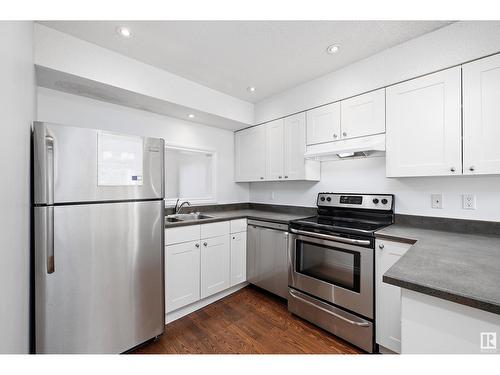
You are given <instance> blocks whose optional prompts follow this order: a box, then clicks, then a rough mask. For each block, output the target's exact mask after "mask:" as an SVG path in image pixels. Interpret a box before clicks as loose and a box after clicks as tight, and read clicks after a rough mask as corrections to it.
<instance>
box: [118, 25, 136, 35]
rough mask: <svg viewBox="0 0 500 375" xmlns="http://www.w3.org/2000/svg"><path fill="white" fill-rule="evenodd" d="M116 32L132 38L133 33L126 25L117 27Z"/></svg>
mask: <svg viewBox="0 0 500 375" xmlns="http://www.w3.org/2000/svg"><path fill="white" fill-rule="evenodd" d="M116 32H117V33H118V34H119V35H121V36H123V37H124V38H130V37H131V36H132V33H131V32H130V30H129V29H128V28H126V27H123V26H120V27H117V28H116Z"/></svg>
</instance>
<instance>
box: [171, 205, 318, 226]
mask: <svg viewBox="0 0 500 375" xmlns="http://www.w3.org/2000/svg"><path fill="white" fill-rule="evenodd" d="M203 214H204V215H208V216H212V217H211V218H208V219H200V220H192V221H177V222H173V223H169V222H165V229H167V228H175V227H182V226H186V225H196V224H207V223H215V222H218V221H226V220H235V219H255V220H259V219H260V220H266V221H271V222H274V223H279V224H288V223H289V222H290V221H291V220H295V219H301V218H304V217H308V216H313V215H307V214H295V213H284V212H274V211H271V210H270V211H267V210H255V209H241V210H229V211H203Z"/></svg>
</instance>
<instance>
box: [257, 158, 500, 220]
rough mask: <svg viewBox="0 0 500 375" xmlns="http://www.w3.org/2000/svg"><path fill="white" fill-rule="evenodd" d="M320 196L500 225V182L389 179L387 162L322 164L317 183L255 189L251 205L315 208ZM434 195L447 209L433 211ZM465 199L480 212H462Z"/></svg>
mask: <svg viewBox="0 0 500 375" xmlns="http://www.w3.org/2000/svg"><path fill="white" fill-rule="evenodd" d="M273 192H274V195H275V199H274V200H272V199H271V198H272V193H273ZM319 192H345V193H350V192H354V193H390V194H395V196H396V212H397V213H401V214H409V215H424V216H438V217H452V218H463V219H473V220H493V221H500V176H483V177H481V176H449V177H425V178H422V177H411V178H386V177H385V157H376V158H368V159H353V160H341V161H329V162H323V163H321V181H320V182H317V183H315V182H306V181H287V182H274V183H273V182H255V183H251V184H250V201H251V202H258V203H273V204H285V205H304V206H315V204H316V195H317V194H318V193H319ZM433 193H442V194H443V208H442V209H432V208H431V197H430V195H431V194H433ZM463 193H474V194H476V196H477V209H476V210H463V209H462V208H461V194H463Z"/></svg>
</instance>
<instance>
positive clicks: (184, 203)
mask: <svg viewBox="0 0 500 375" xmlns="http://www.w3.org/2000/svg"><path fill="white" fill-rule="evenodd" d="M186 204H187V205H188V206H189V207H191V203H189V202H188V201H184V202H182V203H181V204H180V205H179V199H177V202H175V206H174V212H175V214H176V215H177V214H178V213H179V212H180V211H181V209H182V207H184V205H186Z"/></svg>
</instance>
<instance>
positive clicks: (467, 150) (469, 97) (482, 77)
mask: <svg viewBox="0 0 500 375" xmlns="http://www.w3.org/2000/svg"><path fill="white" fill-rule="evenodd" d="M463 96H464V108H463V111H464V170H463V172H464V174H498V173H500V147H499V145H498V141H499V139H500V55H495V56H491V57H487V58H484V59H481V60H477V61H474V62H471V63H469V64H465V65H464V66H463Z"/></svg>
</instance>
